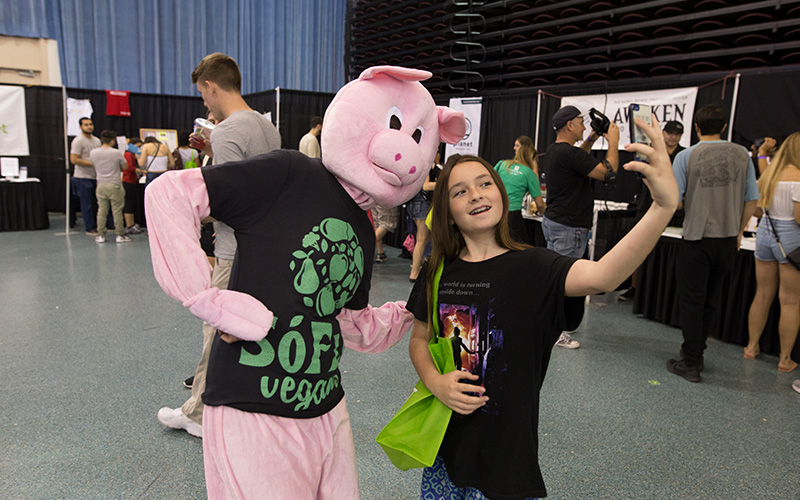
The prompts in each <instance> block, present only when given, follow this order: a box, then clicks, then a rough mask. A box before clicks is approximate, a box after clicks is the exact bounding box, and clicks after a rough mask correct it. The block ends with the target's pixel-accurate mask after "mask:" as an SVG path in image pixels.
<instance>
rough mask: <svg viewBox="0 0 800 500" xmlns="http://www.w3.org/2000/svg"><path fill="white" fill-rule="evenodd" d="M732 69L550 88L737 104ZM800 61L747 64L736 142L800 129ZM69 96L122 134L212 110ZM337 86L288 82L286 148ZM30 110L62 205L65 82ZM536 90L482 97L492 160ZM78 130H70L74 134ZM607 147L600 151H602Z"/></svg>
mask: <svg viewBox="0 0 800 500" xmlns="http://www.w3.org/2000/svg"><path fill="white" fill-rule="evenodd" d="M725 76H726V74H725V73H708V74H704V75H683V76H679V77H670V78H663V77H662V78H652V79H646V80H644V83H642V80H637V81H636V82H633V83H632V82H625V81H617V82H604V83H602V84H592V85H570V86H562V87H557V88H546V89H544V90H545V91H546V92H547V93H549V94H553V95H556V96H567V95H583V94H602V93H606V92H608V93H612V92H629V91H639V90H656V89H665V88H679V87H690V86H698V87H700V89H699V91H698V94H697V104H696V107H700V106H703V105H705V104H709V103H721V104H722V106H723V107H725V108H726V109H728V110H730V109H731V107H732V105H733V99H732V97H733V91H734V88H735V80H734V78H732V77H729V78H727V79H723V78H724V77H725ZM797 88H800V65H793V66H784V67H779V68H769V69H763V70H748V71H743V72H742V76H741V81H740V89H739V97H738V100H737V104H736V105H737V110H736V116H735V122H734V127H733V134H732V139H733V141H734V142H737V143H739V144H742V145H743V146H745V147H749V146H750V143H751V142H752V141H753V140H754V139H756V138H758V137H763V136H765V135H770V136H774V137H777V138H783V137H786V136H787V135H789V134H790V133H792V132H795V131H798V130H800V113H798V109H800V95H798V94H797V92H796V89H797ZM275 94H276V92H275V90H269V91H265V92H259V93H255V94H250V95H248V96H245V101H247V102H248V104H249V105H250V106H251V107H252V108H253V109H256V110H258V111H260V112H267V111H271V112H272V113H273V117H275V116H276V111H277V108H276V103H275V99H276V96H275ZM67 96H68V97H72V98H76V99H89V100H90V101H91V103H92V107H93V108H94V110H95V112H94V116H93V120H94V123H95V130H96V134H97V135H99V133H100V131H102V130H103V129H113V130H115V131H116V132H117V133H118V134H122V135H126V136H129V137H130V136H133V135H139V129H140V128H167V129H176V130H178V131H179V132H180V131H188V130H190V129H191V127H192V124H193V122H194V119H195V118H196V117H198V116H205V112H206V111H205V107H204V106H203V101H202V99H201V98H200V97H199V96H198V97H186V96H162V95H150V94H137V93H132V94H131V96H130V106H131V113H132V116H130V117H118V116H106V114H105V111H106V95H105V91H102V90H85V89H67ZM333 97H334V94H327V93H318V92H303V91H296V90H283V89H282V90H281V103H280V107H281V123H280V133H281V138H282V142H283V147H284V148H291V149H297V147H298V144H299V142H300V138H301V137H302V136H303V135H304V134H305V133H306V132H307V131H308V129H309V122H310V120H311V117H312V116H315V115H319V116H324V114H325V110H326V109H327V107H328V105H329V104H330V102H331V101H332V100H333ZM25 100H26V112H27V120H28V129H29V132H28V140H29V144H30V149H31V155H30V156H28V157H23V158H20V164H21V165H25V166H27V167H28V172H29V175H30V176H32V177H38V178H39V179H41V181H42V188H43V190H44V193H45V197H46V203H47V209H48V211H53V212H63V210H64V204H65V192H66V191H65V189H66V186H65V184H64V180H65V179H64V169H65V159H64V154H65V153H64V142H63V136H64V135H63V134H64V131H63V120H62V103H61V88H60V87H26V88H25ZM436 101H437V104H439V105H447V103H448V100H447V99H446V98H441V97H440V98H437V99H436ZM536 103H537V94H536V93H535V92H528V93H514V94H513V95H509V94H504V95H490V96H484V97H483V110H482V118H481V146H480V151H479V152H480V154H481V156H483V157H484V158H486V159H487V160H488V161H490V162H491V163H495V162H497V161H498V160H501V159H504V158H510V157H512V155H513V145H514V139H515V138H516V137H517V136H519V135H528V136H531V137H533V135H534V133H535V127H536V114H537V111H538V110H537V109H536V107H537V106H536ZM560 104H561V99H560V97H552V96H549V95H546V94H544V95H543V96H542V100H541V116H542V120H541V123H540V126H539V154H544V153H546V152H547V146H548V145H549V144H552V143H553V141H554V140H555V132H554V131H553V130H552V127H551V126H550V118H551V117H552V116H553V113H555V111H556V110H557V109H558V108H559V107H560ZM685 125H686V129H687V130H686V133H687V134H688V133H691V134H692V143H695V142H696V141H697V138H696V136H695V135H694V133H693V132H692V127H691V126H690V125H689V124H685ZM71 139H72V138H70V141H71ZM602 154H603V153H600V154H598V158H599V157H601V156H602ZM629 160H630V155H628V154H627V153H624V152H622V153H620V163H621V164H624V163H625V162H627V161H629ZM640 187H641V181H639V180H638V179H636V178H635V176H634V175H633V174H630V173H628V172H625V171H623V172H621V174H620V180H619V182H618V183H617V185H616V186H614V187H611V188H607V187H604V186H603V185H602V183H599V182H596V183H595V196H596V198H597V199H601V200H602V199H605V200H611V201H627V202H631V201H633V200H634V197H635V195H636V193H638V191H639V189H640Z"/></svg>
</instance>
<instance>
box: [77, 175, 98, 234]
mask: <svg viewBox="0 0 800 500" xmlns="http://www.w3.org/2000/svg"><path fill="white" fill-rule="evenodd" d="M96 191H97V181H96V180H94V179H79V178H77V177H73V178H72V192H73V193H74V194H76V195H78V197H79V198H80V202H81V215H82V216H83V225H84V226H86V228H85V229H86V231H94V230H96V229H97V216H96V214H95V211H94V203H95V196H96V194H95V193H96Z"/></svg>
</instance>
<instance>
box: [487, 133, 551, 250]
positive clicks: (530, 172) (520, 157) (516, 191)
mask: <svg viewBox="0 0 800 500" xmlns="http://www.w3.org/2000/svg"><path fill="white" fill-rule="evenodd" d="M518 143H519V141H517V143H516V144H514V146H515V148H514V149H516V154H515V155H514V159H513V160H500V161H499V162H497V165H495V166H494V169H495V170H496V171H497V173H498V174H500V179H502V181H503V184H504V185H505V187H506V192H508V201H509V205H508V224H509V226H510V229H511V236H513V237H514V239H516V240H517V241H519V242H521V243H529V242H530V236H529V235H528V230H527V228H526V226H525V220H524V219H523V218H522V199H523V198H524V197H525V193H530V194H531V198H533V201H534V203H536V209H537V210H538V211H539V213H544V209H545V204H544V199H542V190H541V188H540V187H539V177H538V176H537V175H536V173H535V172H536V170H537V168H536V167H537V166H538V165H537V160H536V149H534V147H533V146H532V145H530V144H526V143H522V144H520V146H519V147H518V148H517V147H516V145H517V144H518Z"/></svg>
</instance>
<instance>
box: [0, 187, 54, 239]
mask: <svg viewBox="0 0 800 500" xmlns="http://www.w3.org/2000/svg"><path fill="white" fill-rule="evenodd" d="M48 227H50V221H49V220H48V218H47V206H46V205H45V202H44V192H43V191H42V185H41V183H40V182H39V179H34V178H29V179H26V180H13V181H7V180H0V231H21V230H25V229H47V228H48Z"/></svg>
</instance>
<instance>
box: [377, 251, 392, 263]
mask: <svg viewBox="0 0 800 500" xmlns="http://www.w3.org/2000/svg"><path fill="white" fill-rule="evenodd" d="M387 260H389V257H387V256H386V254H385V253H379V254H378V255H376V256H375V262H377V263H378V264H383V263H384V262H386V261H387Z"/></svg>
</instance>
